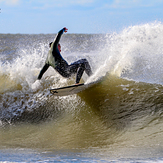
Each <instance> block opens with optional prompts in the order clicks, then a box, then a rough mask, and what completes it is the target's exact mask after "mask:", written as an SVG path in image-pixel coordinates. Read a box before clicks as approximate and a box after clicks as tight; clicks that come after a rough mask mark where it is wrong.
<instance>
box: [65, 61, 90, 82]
mask: <svg viewBox="0 0 163 163" xmlns="http://www.w3.org/2000/svg"><path fill="white" fill-rule="evenodd" d="M67 71H68V72H69V73H70V74H75V73H77V74H76V83H79V81H80V79H81V77H82V75H83V73H84V71H85V72H86V74H87V75H88V76H91V75H92V71H91V67H90V65H89V63H88V61H87V60H86V59H81V60H78V61H76V62H74V63H72V64H71V65H69V66H68V68H67Z"/></svg>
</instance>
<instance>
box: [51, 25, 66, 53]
mask: <svg viewBox="0 0 163 163" xmlns="http://www.w3.org/2000/svg"><path fill="white" fill-rule="evenodd" d="M67 30H68V29H67V28H66V27H64V28H63V29H61V30H60V31H59V32H58V35H57V37H56V39H55V41H54V43H53V45H52V48H53V50H55V49H56V48H58V43H59V41H60V39H61V36H62V34H63V32H65V33H66V32H67Z"/></svg>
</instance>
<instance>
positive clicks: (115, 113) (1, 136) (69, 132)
mask: <svg viewBox="0 0 163 163" xmlns="http://www.w3.org/2000/svg"><path fill="white" fill-rule="evenodd" d="M162 35H163V24H162V23H160V22H156V23H153V24H144V25H138V26H132V27H128V28H126V29H124V30H123V31H122V32H121V33H112V34H106V35H104V34H99V35H87V34H66V35H63V37H62V38H61V45H62V56H63V57H64V58H65V59H66V60H67V61H68V63H72V62H74V61H76V60H78V59H81V58H87V59H88V61H89V62H90V65H91V67H92V70H93V72H94V74H93V76H91V77H90V78H88V77H87V76H86V75H85V74H84V76H83V79H82V80H83V81H84V82H85V83H90V82H95V83H96V84H94V85H93V86H91V87H89V88H88V89H86V90H84V91H82V92H81V93H79V94H78V95H71V96H66V97H55V96H53V95H51V94H50V92H49V89H50V88H56V87H61V86H66V85H70V84H73V83H74V81H75V77H72V78H71V79H65V78H63V77H61V76H60V75H59V74H57V73H56V72H55V70H53V68H49V69H48V71H47V72H46V73H45V74H44V76H43V78H42V80H41V87H40V89H39V90H37V91H33V90H32V88H31V87H32V84H33V83H34V82H35V80H36V78H37V75H38V74H39V71H40V70H41V68H42V66H43V65H44V62H45V59H46V56H47V52H48V43H49V42H51V41H53V39H54V37H55V35H52V34H49V35H41V34H40V35H20V34H16V35H9V34H1V35H0V45H1V49H0V54H1V55H0V57H1V61H0V78H1V80H0V130H1V132H0V146H1V147H8V148H10V147H22V148H32V149H36V148H39V149H44V148H46V149H50V150H52V149H93V150H95V149H97V150H98V152H97V153H98V154H99V153H101V154H103V155H105V153H106V155H107V154H108V153H109V155H110V156H115V157H118V156H119V157H121V156H126V157H127V156H129V157H136V156H138V157H139V158H140V157H141V156H142V157H145V158H146V157H156V156H157V157H162V152H161V151H162V147H163V146H162V141H163V134H162V133H163V129H162V122H163V98H162V97H163V95H162V92H163V86H162V83H163V75H162V74H163V66H162V63H163V57H162V55H163V39H162ZM97 81H98V82H97ZM54 135H55V136H54ZM99 150H100V152H99ZM151 153H152V154H151ZM117 154H118V156H117Z"/></svg>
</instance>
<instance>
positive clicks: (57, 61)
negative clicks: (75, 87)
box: [38, 28, 92, 83]
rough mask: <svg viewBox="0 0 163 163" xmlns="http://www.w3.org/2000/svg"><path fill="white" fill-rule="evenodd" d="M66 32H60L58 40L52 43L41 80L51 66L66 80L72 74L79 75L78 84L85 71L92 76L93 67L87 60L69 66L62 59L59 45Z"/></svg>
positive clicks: (41, 72) (39, 77)
mask: <svg viewBox="0 0 163 163" xmlns="http://www.w3.org/2000/svg"><path fill="white" fill-rule="evenodd" d="M64 30H65V29H64V28H63V29H62V30H60V31H59V32H58V35H57V37H56V40H55V41H54V42H53V43H52V45H51V48H50V50H49V53H48V56H47V59H46V62H45V65H44V67H43V68H42V70H41V71H40V74H39V76H38V79H39V80H40V79H41V78H42V76H43V74H44V73H45V71H46V70H47V69H48V68H49V66H52V67H53V68H54V69H55V70H56V71H57V72H58V73H59V74H60V75H62V76H63V77H66V78H69V77H70V76H71V75H72V74H75V73H77V75H76V83H79V81H80V79H81V77H82V75H83V73H84V71H85V72H86V74H87V75H88V76H91V75H92V71H91V67H90V65H89V63H88V61H87V59H81V60H78V61H76V62H74V63H72V64H70V65H68V63H67V62H66V61H65V60H64V59H63V58H62V56H61V54H60V52H59V50H58V43H59V41H60V38H61V36H62V34H63V32H64Z"/></svg>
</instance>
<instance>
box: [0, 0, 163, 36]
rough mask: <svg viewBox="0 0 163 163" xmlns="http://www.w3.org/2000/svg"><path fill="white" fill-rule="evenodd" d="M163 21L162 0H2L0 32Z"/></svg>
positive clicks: (93, 29) (103, 28) (100, 29)
mask: <svg viewBox="0 0 163 163" xmlns="http://www.w3.org/2000/svg"><path fill="white" fill-rule="evenodd" d="M155 21H160V22H162V21H163V0H0V33H28V34H38V33H45V34H47V33H57V32H58V30H60V29H61V28H63V27H67V28H68V32H69V33H112V32H119V31H121V30H123V29H124V28H127V27H129V26H134V25H141V24H146V23H152V22H155Z"/></svg>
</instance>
